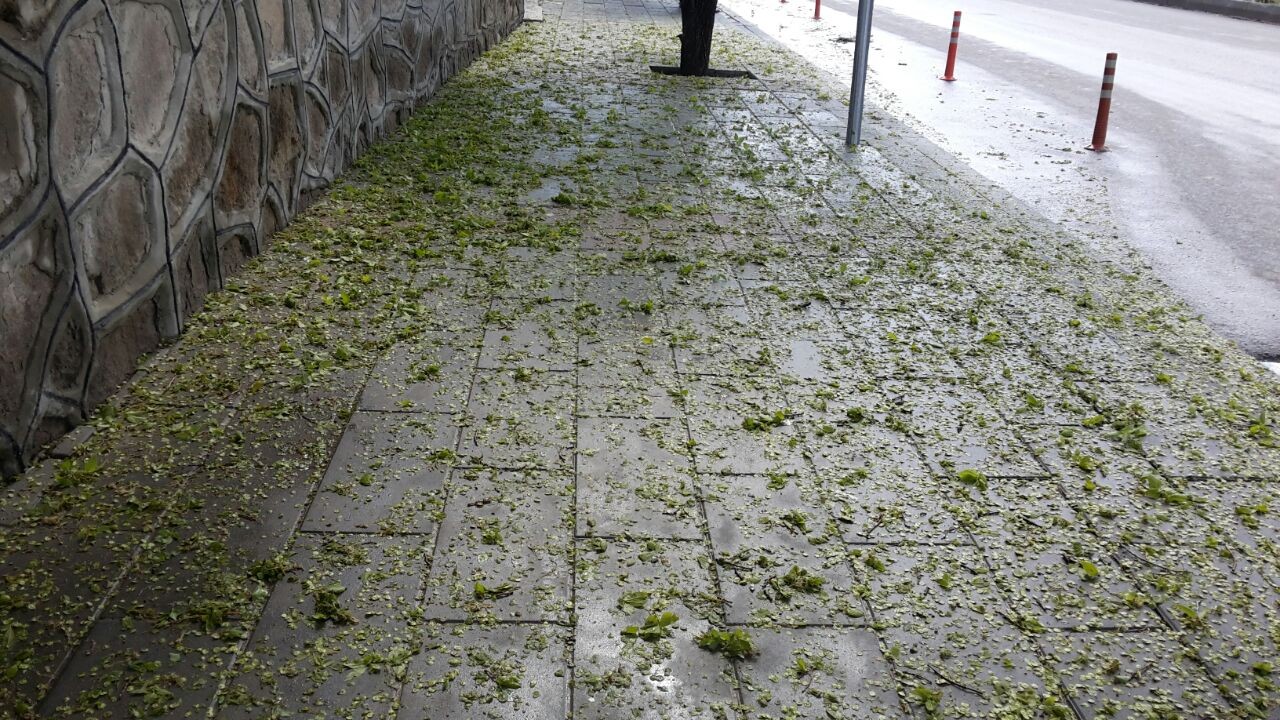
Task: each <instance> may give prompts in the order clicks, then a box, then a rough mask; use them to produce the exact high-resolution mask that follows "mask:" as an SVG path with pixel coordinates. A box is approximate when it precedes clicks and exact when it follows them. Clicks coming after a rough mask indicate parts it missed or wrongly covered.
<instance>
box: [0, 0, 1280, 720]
mask: <svg viewBox="0 0 1280 720" xmlns="http://www.w3.org/2000/svg"><path fill="white" fill-rule="evenodd" d="M543 9H544V17H545V21H544V22H543V23H541V24H537V25H529V26H526V27H524V28H522V29H521V30H520V31H518V32H516V33H515V34H513V35H512V37H511V38H510V39H509V40H508V41H507V42H504V43H503V44H501V45H500V46H498V47H496V48H494V49H493V50H492V51H490V52H489V53H488V54H487V55H486V56H485V57H484V58H482V59H481V60H479V61H478V62H477V63H476V64H475V65H474V66H472V67H471V68H470V69H469V70H467V71H466V72H464V73H461V74H459V75H458V76H456V77H455V78H454V79H453V80H451V81H450V83H449V84H448V85H446V87H445V88H444V89H443V90H442V91H441V92H440V94H439V95H438V96H437V98H436V99H435V100H433V101H432V102H431V103H430V104H429V105H427V106H426V107H424V108H422V109H421V110H420V111H419V112H418V113H417V115H416V116H415V117H414V118H413V119H411V120H410V121H409V122H408V123H407V124H406V125H405V126H404V128H403V129H402V130H401V131H400V132H399V133H398V134H396V135H395V136H393V137H391V138H389V139H388V140H387V141H386V142H384V143H381V144H378V145H376V146H374V147H372V148H370V149H369V151H368V152H367V154H366V155H365V156H364V157H363V158H362V159H361V160H360V161H358V163H357V164H356V166H355V167H354V168H353V170H352V171H351V172H350V173H349V174H348V175H347V176H345V177H344V178H343V180H342V181H341V182H339V183H338V184H337V185H336V186H335V187H334V188H333V189H332V190H331V191H330V192H329V193H328V195H327V196H326V197H325V198H323V199H321V200H320V201H318V202H317V203H316V204H315V205H314V206H313V207H312V208H311V209H310V210H309V211H308V212H306V213H304V214H303V215H302V216H301V217H300V218H299V220H298V221H297V222H295V223H294V224H293V225H291V226H290V227H289V228H286V229H285V230H283V231H282V232H281V233H279V234H278V236H277V237H276V239H275V241H274V244H273V245H272V246H271V247H270V248H269V249H268V250H267V251H266V252H265V253H264V254H263V256H262V257H261V258H260V259H259V260H256V261H254V262H252V263H250V264H249V265H248V266H247V267H246V268H245V270H244V272H243V274H242V275H241V276H240V277H239V278H237V279H236V280H235V281H234V282H232V283H231V284H230V285H229V287H228V289H227V290H226V291H224V292H222V293H221V294H219V295H216V296H214V297H212V298H211V299H210V301H209V304H208V308H207V309H206V310H205V312H204V313H203V314H201V315H200V316H199V317H198V318H196V320H195V321H194V322H193V323H192V326H191V328H190V330H189V331H188V332H187V334H186V335H185V336H184V337H183V338H182V339H181V340H180V341H179V342H178V343H177V344H176V345H175V346H173V347H171V348H169V349H167V350H166V351H164V352H162V353H160V354H158V355H157V356H155V357H154V358H152V359H151V360H149V361H148V362H147V363H146V365H145V366H144V367H143V368H142V369H141V370H140V371H139V373H138V375H137V376H136V377H135V379H134V380H133V382H132V383H131V384H130V385H129V386H128V387H126V388H124V389H123V390H122V391H121V392H120V393H118V394H117V395H116V396H115V397H114V398H113V399H112V400H111V401H110V402H109V403H108V404H107V406H106V407H105V408H104V409H103V411H102V412H100V414H99V415H98V416H97V417H96V418H95V419H94V421H93V425H92V426H93V432H92V434H91V435H90V436H88V437H87V438H83V437H82V438H79V442H78V444H76V443H71V442H69V443H67V444H66V445H65V446H63V447H60V448H58V449H57V450H56V451H55V453H54V455H53V456H51V457H49V458H48V459H47V460H46V461H45V462H43V463H42V464H40V465H38V466H37V467H36V468H34V469H33V470H32V471H31V472H29V473H28V474H27V475H25V476H23V477H21V478H20V479H19V480H18V481H17V482H16V483H14V484H12V485H10V486H9V487H7V488H6V489H5V490H4V493H5V495H4V500H5V502H4V510H3V514H0V542H2V544H0V568H2V570H3V575H4V578H5V589H4V590H3V593H2V594H0V622H2V623H3V625H4V628H5V639H4V643H3V645H2V646H0V649H2V652H3V654H2V655H0V660H3V666H2V667H0V670H2V671H3V672H0V707H3V708H4V712H5V713H6V714H7V715H8V716H12V717H15V718H26V717H93V718H119V717H218V718H223V717H227V718H230V717H246V718H249V717H252V718H262V717H286V716H291V717H326V718H328V717H336V718H355V717H362V718H382V717H398V718H424V719H426V718H430V719H432V720H436V719H439V718H537V719H541V718H559V719H561V720H567V719H568V718H575V719H577V718H583V719H585V718H654V719H655V720H656V719H659V718H717V719H719V718H743V719H746V718H758V719H760V720H764V719H765V718H773V719H780V718H825V719H831V718H848V719H853V718H908V717H917V718H935V717H990V718H1028V717H1044V718H1084V719H1086V720H1087V719H1089V718H1095V717H1097V718H1102V717H1132V718H1172V717H1196V718H1200V717H1205V718H1249V717H1268V716H1270V717H1275V715H1276V713H1277V712H1278V711H1280V691H1278V690H1277V688H1276V685H1275V682H1274V680H1273V677H1274V675H1273V673H1274V672H1275V671H1276V669H1275V667H1274V662H1275V659H1276V657H1277V642H1278V631H1277V603H1278V601H1280V558H1278V556H1277V553H1276V548H1277V544H1276V540H1277V534H1278V533H1280V524H1277V520H1276V517H1277V515H1276V512H1277V510H1276V507H1277V503H1276V495H1277V486H1276V478H1277V476H1278V473H1280V450H1277V448H1276V447H1275V436H1274V433H1275V427H1274V420H1273V418H1274V417H1275V414H1276V411H1277V408H1276V406H1277V394H1276V389H1277V387H1276V384H1275V381H1274V380H1273V379H1272V378H1271V377H1270V376H1269V374H1267V373H1265V372H1264V371H1261V370H1260V369H1258V367H1257V366H1256V364H1254V363H1253V361H1252V360H1251V359H1250V358H1249V357H1247V356H1245V355H1243V354H1242V353H1240V352H1239V351H1238V350H1236V349H1235V348H1234V347H1233V346H1232V345H1231V344H1230V343H1229V342H1227V341H1225V340H1224V339H1222V338H1221V337H1220V336H1217V335H1215V334H1214V333H1213V332H1212V331H1211V330H1209V329H1208V328H1207V327H1206V326H1205V325H1204V324H1203V323H1202V322H1201V321H1200V320H1198V319H1197V318H1195V317H1194V316H1193V315H1192V313H1191V312H1190V311H1189V310H1188V309H1187V307H1186V306H1185V305H1184V304H1182V303H1181V302H1180V301H1178V300H1177V299H1176V298H1174V297H1172V296H1171V295H1170V294H1169V292H1168V290H1167V289H1166V288H1165V287H1164V286H1163V285H1161V284H1160V283H1159V282H1158V281H1156V280H1155V279H1154V278H1153V277H1152V276H1151V275H1150V273H1149V272H1148V271H1147V270H1145V269H1143V268H1141V267H1137V266H1129V265H1125V264H1123V262H1121V261H1122V260H1123V258H1124V255H1123V254H1122V253H1117V254H1116V255H1115V257H1114V258H1112V257H1099V256H1098V255H1097V254H1096V253H1094V252H1093V251H1092V249H1091V248H1088V247H1085V246H1083V245H1082V244H1080V243H1078V242H1076V241H1075V240H1073V239H1072V238H1071V236H1070V235H1067V234H1064V233H1060V232H1057V231H1056V229H1055V228H1054V227H1053V226H1052V225H1050V224H1048V223H1046V222H1045V221H1044V220H1043V219H1042V218H1039V217H1037V216H1036V215H1035V214H1034V213H1031V212H1029V211H1028V210H1027V209H1026V208H1025V207H1023V206H1021V205H1019V204H1018V203H1017V202H1016V200H1014V199H1011V198H1008V197H1007V196H1003V195H1000V194H999V192H998V191H997V190H995V189H993V188H991V187H989V186H987V185H984V184H982V183H981V182H980V181H979V180H978V179H976V178H975V177H974V176H972V175H971V174H966V173H965V172H964V171H963V169H962V168H958V167H957V166H955V165H954V163H953V161H950V160H949V159H948V158H946V156H945V155H944V154H942V153H940V152H939V151H938V149H937V148H936V147H932V146H930V145H929V144H928V143H927V142H924V141H923V140H922V139H921V138H919V137H918V136H914V135H912V134H910V133H909V132H906V131H904V129H903V128H900V127H896V126H893V125H890V124H887V123H885V122H882V121H875V122H872V123H870V125H869V127H868V134H869V144H868V146H867V147H865V148H863V149H861V150H859V151H858V152H857V153H848V152H845V151H844V150H842V149H841V147H840V139H841V136H842V133H843V126H842V116H843V109H842V107H841V106H840V104H839V102H838V100H835V99H834V98H836V97H838V92H839V89H838V88H832V87H829V86H828V85H826V83H825V80H824V79H823V78H822V77H821V76H820V75H819V74H817V73H816V72H815V71H813V69H812V68H811V67H810V66H808V65H806V64H805V63H804V62H803V61H801V60H800V59H799V58H797V57H796V56H795V55H792V54H790V53H789V52H787V51H786V50H784V49H782V48H780V47H779V46H777V45H774V44H771V43H768V42H764V41H762V40H761V39H760V38H759V37H758V36H756V35H754V34H753V33H751V32H750V31H749V29H747V28H744V27H743V26H741V25H739V24H737V23H736V22H735V21H734V20H733V18H731V17H724V18H722V22H721V23H720V25H719V26H718V28H717V34H718V36H717V44H716V55H715V58H714V60H715V62H714V65H715V66H717V67H722V68H746V69H750V70H752V71H753V72H754V73H755V75H756V79H733V80H725V79H717V80H708V79H682V78H672V77H669V76H661V75H655V74H653V73H651V72H650V71H649V70H648V66H649V65H650V64H669V63H672V62H673V61H674V57H675V55H676V52H677V45H676V43H675V41H674V40H673V34H674V32H675V27H676V26H675V22H676V14H675V8H674V7H673V6H671V5H667V4H664V3H658V2H652V1H646V2H634V3H633V2H622V3H620V2H616V1H614V0H609V1H608V2H602V3H581V2H576V1H574V2H553V3H545V4H544V8H543ZM1116 258H1119V259H1116Z"/></svg>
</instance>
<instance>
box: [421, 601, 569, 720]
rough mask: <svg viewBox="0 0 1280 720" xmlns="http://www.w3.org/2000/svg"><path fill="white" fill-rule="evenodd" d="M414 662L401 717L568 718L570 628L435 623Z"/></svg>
mask: <svg viewBox="0 0 1280 720" xmlns="http://www.w3.org/2000/svg"><path fill="white" fill-rule="evenodd" d="M426 635H427V637H426V640H425V642H424V649H423V652H422V653H421V654H420V655H418V656H417V657H415V658H414V659H413V660H411V661H410V663H409V667H408V671H407V674H406V678H405V686H404V691H403V693H402V694H401V696H400V707H399V711H398V712H397V717H405V718H422V719H423V720H426V719H427V718H431V719H432V720H436V719H437V718H438V719H439V720H471V718H486V719H489V720H501V719H505V718H513V717H520V718H528V719H529V720H564V718H565V717H566V716H567V715H568V712H569V660H570V659H571V657H570V653H569V650H568V647H569V646H568V640H569V637H570V636H569V633H568V631H566V630H565V629H564V628H563V627H559V626H556V625H539V624H532V623H520V624H510V623H506V624H499V625H492V626H481V625H452V624H449V625H431V626H429V627H428V628H427V631H426Z"/></svg>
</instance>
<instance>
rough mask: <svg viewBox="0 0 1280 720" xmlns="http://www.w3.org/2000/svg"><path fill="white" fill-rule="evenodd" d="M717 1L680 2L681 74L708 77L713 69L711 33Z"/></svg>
mask: <svg viewBox="0 0 1280 720" xmlns="http://www.w3.org/2000/svg"><path fill="white" fill-rule="evenodd" d="M715 24H716V0H680V25H681V33H680V74H681V75H706V74H707V71H708V70H709V69H711V31H712V29H714V28H715Z"/></svg>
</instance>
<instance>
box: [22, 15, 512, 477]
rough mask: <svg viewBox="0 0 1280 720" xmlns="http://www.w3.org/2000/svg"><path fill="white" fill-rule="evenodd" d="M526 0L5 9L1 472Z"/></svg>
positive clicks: (80, 411)
mask: <svg viewBox="0 0 1280 720" xmlns="http://www.w3.org/2000/svg"><path fill="white" fill-rule="evenodd" d="M522 12H523V0H0V475H10V474H13V473H15V472H17V471H19V470H21V468H22V464H23V462H24V460H28V459H30V458H31V456H32V454H33V453H34V452H36V451H38V450H39V448H40V447H41V446H43V445H44V444H46V443H47V442H48V441H49V440H51V439H54V438H56V437H58V436H59V435H61V434H62V433H64V432H65V431H67V430H68V429H70V428H71V427H73V426H75V425H76V424H78V423H79V422H81V421H82V420H83V419H84V417H85V415H86V413H87V412H88V411H89V410H90V409H91V408H93V407H94V406H95V405H96V404H97V403H99V402H100V401H101V400H103V399H104V398H105V397H106V396H107V395H108V394H110V392H111V391H112V390H113V389H114V388H115V387H117V386H118V385H119V384H120V383H121V382H122V381H123V380H124V379H126V378H127V377H128V376H129V375H130V373H131V372H132V371H133V369H134V367H135V366H136V363H137V361H138V359H139V357H140V356H141V355H142V354H144V353H146V352H148V351H150V350H152V349H154V348H155V347H157V345H159V344H160V343H161V342H163V341H164V340H165V339H167V338H172V337H174V336H175V335H177V334H178V333H180V332H182V327H183V322H184V320H185V319H186V318H187V317H188V316H190V315H191V314H192V313H193V312H196V311H198V310H199V309H200V307H201V304H202V301H203V298H204V296H205V295H206V294H207V293H208V292H210V291H212V290H215V289H217V288H218V287H220V286H221V285H222V283H223V282H225V280H226V278H227V277H228V276H230V275H231V274H232V273H234V272H235V271H236V269H237V268H238V267H239V266H240V265H241V264H242V263H244V261H245V260H246V259H247V258H249V257H251V256H253V255H255V254H257V253H258V252H260V251H261V249H262V247H263V245H264V244H265V243H266V241H267V238H268V236H269V235H271V233H272V232H273V231H274V230H275V229H276V228H279V227H280V226H281V225H283V224H284V223H286V222H288V221H289V219H290V218H291V217H292V216H293V215H294V213H296V212H298V210H299V209H300V208H301V207H302V206H303V205H304V204H305V203H306V201H307V199H308V197H310V196H312V195H314V193H316V192H317V191H319V190H320V189H322V188H324V187H325V186H326V185H327V184H328V183H329V182H330V181H331V180H332V179H333V178H334V176H335V175H336V174H337V173H339V172H341V171H342V170H343V169H344V168H345V167H347V165H348V164H349V163H350V162H351V161H352V159H353V158H355V157H356V156H357V155H359V154H360V152H361V150H362V149H363V148H365V147H367V146H368V145H369V143H370V142H372V141H373V140H374V139H375V138H377V137H378V136H379V135H381V134H382V133H384V132H388V131H390V130H391V129H393V128H394V127H395V126H396V125H398V124H399V122H401V121H402V120H403V119H404V117H405V116H406V115H407V113H408V112H410V111H411V110H412V108H413V107H414V106H415V105H416V104H417V103H419V102H420V101H422V100H424V99H425V98H427V97H428V96H430V95H431V94H432V93H433V92H434V91H435V89H436V88H437V87H439V85H440V84H441V83H442V82H444V80H445V79H446V78H447V77H448V76H449V75H450V74H452V73H453V72H455V71H457V70H459V69H460V68H463V67H465V66H466V65H467V64H468V63H469V62H470V61H471V60H472V59H473V58H474V57H475V56H476V55H478V54H479V53H480V52H482V51H483V50H485V49H486V48H487V47H489V46H490V45H492V44H493V43H495V42H497V41H498V40H499V39H501V38H502V37H503V36H504V35H505V34H506V33H508V32H509V31H511V30H512V29H513V28H514V27H515V26H516V25H517V24H518V23H519V22H520V19H521V16H522Z"/></svg>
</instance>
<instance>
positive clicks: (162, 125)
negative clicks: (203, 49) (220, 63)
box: [112, 0, 191, 163]
mask: <svg viewBox="0 0 1280 720" xmlns="http://www.w3.org/2000/svg"><path fill="white" fill-rule="evenodd" d="M112 16H113V17H114V18H115V21H116V24H117V27H118V28H119V33H120V38H121V41H122V42H123V43H124V45H125V47H136V48H146V49H147V51H146V52H125V53H123V54H122V56H121V63H122V64H121V68H120V70H121V74H122V75H123V78H124V98H125V103H126V105H127V106H128V107H129V140H130V142H132V143H133V145H134V146H135V147H137V148H138V149H139V150H141V151H142V152H143V153H144V154H145V155H146V156H147V157H148V158H149V159H151V161H152V162H154V163H159V162H161V161H163V160H164V156H165V152H166V151H167V150H168V149H169V140H170V138H172V137H173V131H174V127H175V125H176V124H177V119H178V114H179V113H180V112H181V111H182V93H183V88H184V87H185V86H186V74H187V72H188V66H189V64H190V59H191V42H190V39H189V38H188V36H187V31H186V27H185V25H186V24H185V22H184V21H183V19H182V7H181V6H180V5H178V4H177V2H175V1H174V0H169V2H152V1H151V0H147V1H146V2H126V3H122V4H120V5H118V6H116V7H115V8H113V10H112Z"/></svg>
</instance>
